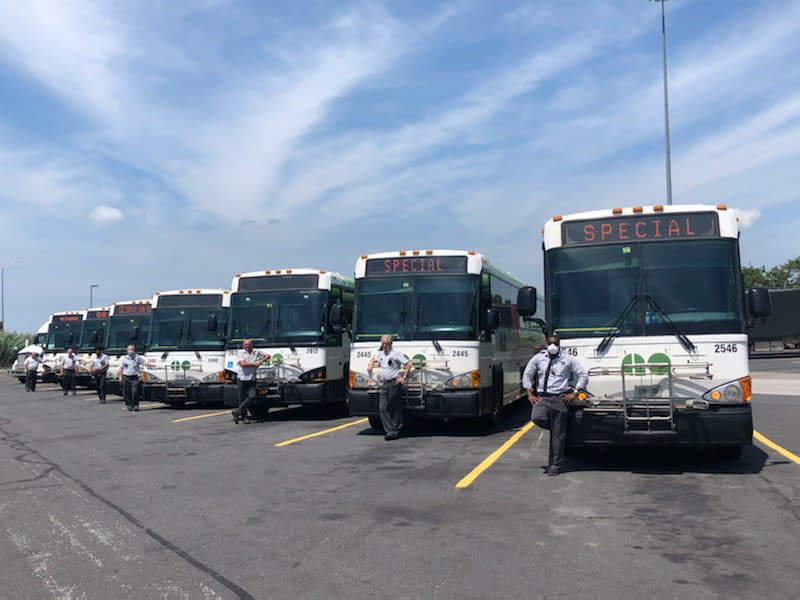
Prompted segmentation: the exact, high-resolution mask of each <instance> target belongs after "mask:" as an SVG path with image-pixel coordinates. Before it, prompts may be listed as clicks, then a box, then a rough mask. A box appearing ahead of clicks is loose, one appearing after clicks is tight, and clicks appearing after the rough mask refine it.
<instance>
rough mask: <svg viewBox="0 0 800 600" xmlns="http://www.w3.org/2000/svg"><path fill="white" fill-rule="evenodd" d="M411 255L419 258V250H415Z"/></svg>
mask: <svg viewBox="0 0 800 600" xmlns="http://www.w3.org/2000/svg"><path fill="white" fill-rule="evenodd" d="M411 254H413V255H414V256H419V250H414V251H413V252H412V253H411Z"/></svg>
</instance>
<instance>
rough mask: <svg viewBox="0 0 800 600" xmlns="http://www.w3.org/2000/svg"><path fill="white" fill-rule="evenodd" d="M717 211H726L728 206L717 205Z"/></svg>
mask: <svg viewBox="0 0 800 600" xmlns="http://www.w3.org/2000/svg"><path fill="white" fill-rule="evenodd" d="M717 209H718V210H728V205H727V204H717Z"/></svg>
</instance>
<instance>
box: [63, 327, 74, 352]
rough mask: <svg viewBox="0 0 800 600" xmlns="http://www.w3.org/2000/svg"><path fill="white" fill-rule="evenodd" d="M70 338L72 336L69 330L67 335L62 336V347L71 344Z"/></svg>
mask: <svg viewBox="0 0 800 600" xmlns="http://www.w3.org/2000/svg"><path fill="white" fill-rule="evenodd" d="M72 338H73V335H72V332H71V331H70V332H69V333H68V334H67V335H65V336H64V347H65V348H66V347H67V346H71V345H72Z"/></svg>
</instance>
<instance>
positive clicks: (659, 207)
mask: <svg viewBox="0 0 800 600" xmlns="http://www.w3.org/2000/svg"><path fill="white" fill-rule="evenodd" d="M653 212H664V205H663V204H656V205H655V206H654V207H653Z"/></svg>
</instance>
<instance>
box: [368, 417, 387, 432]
mask: <svg viewBox="0 0 800 600" xmlns="http://www.w3.org/2000/svg"><path fill="white" fill-rule="evenodd" d="M367 418H368V419H369V426H370V427H372V428H373V429H376V430H378V431H383V423H381V418H380V417H376V416H372V417H367Z"/></svg>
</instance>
